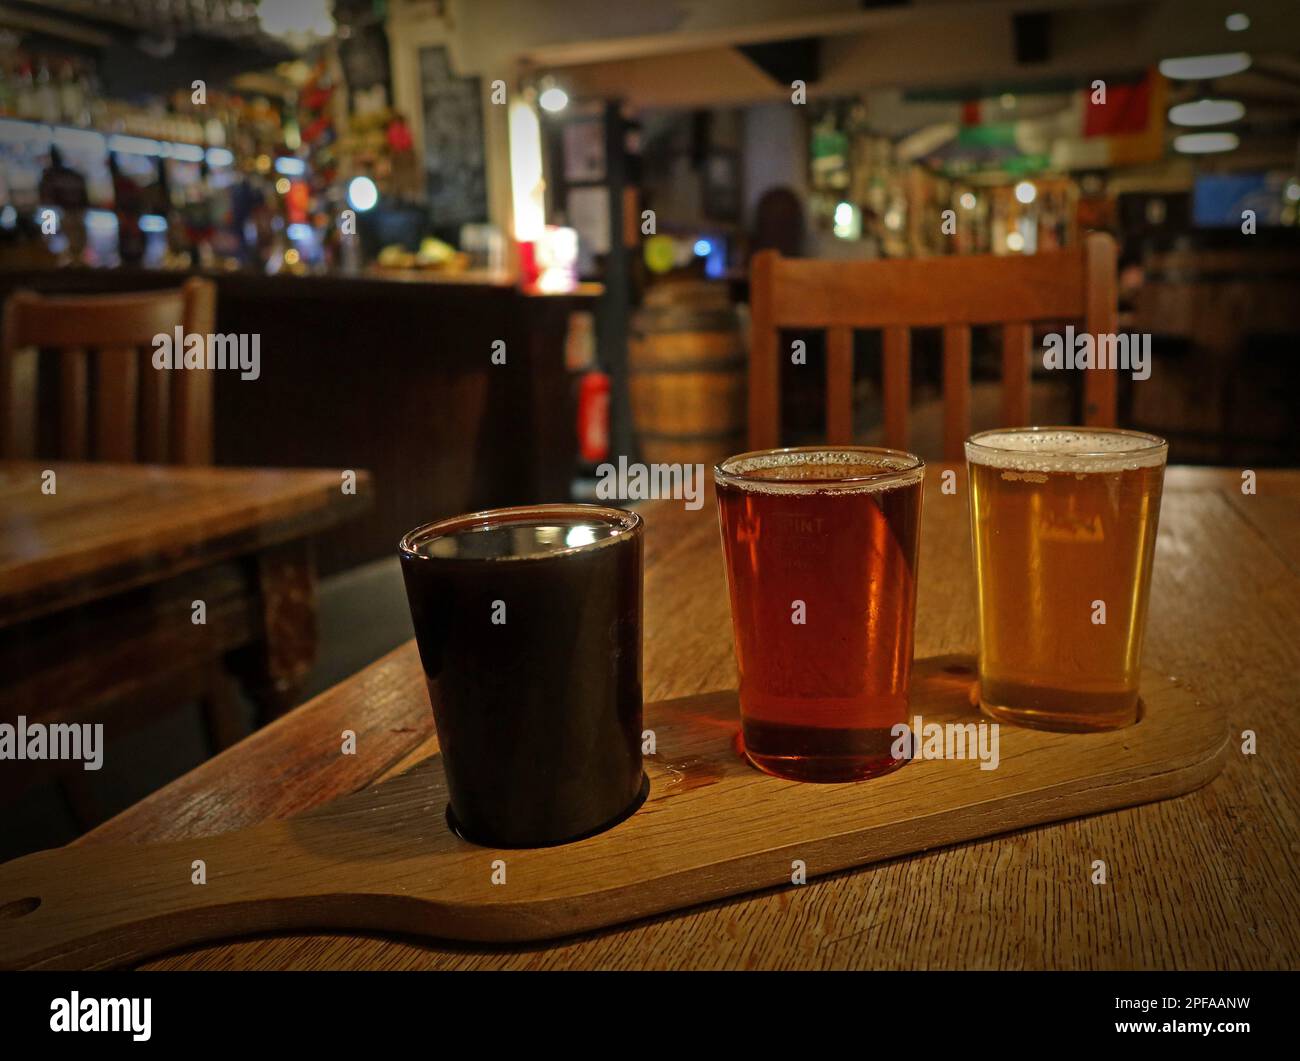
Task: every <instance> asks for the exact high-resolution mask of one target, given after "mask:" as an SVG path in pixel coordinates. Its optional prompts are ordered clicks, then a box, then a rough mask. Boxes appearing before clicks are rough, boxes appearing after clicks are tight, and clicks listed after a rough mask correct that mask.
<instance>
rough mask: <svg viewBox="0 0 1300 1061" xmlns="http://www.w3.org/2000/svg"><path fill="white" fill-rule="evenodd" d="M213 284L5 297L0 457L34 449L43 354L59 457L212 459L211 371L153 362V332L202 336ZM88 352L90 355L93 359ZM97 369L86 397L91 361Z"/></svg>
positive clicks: (209, 320)
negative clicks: (54, 388) (53, 380)
mask: <svg viewBox="0 0 1300 1061" xmlns="http://www.w3.org/2000/svg"><path fill="white" fill-rule="evenodd" d="M215 315H216V286H215V285H214V284H213V283H212V282H211V281H210V280H201V279H199V278H197V277H193V278H191V279H189V280H187V281H186V282H185V284H184V286H182V287H181V288H180V289H179V290H174V291H157V292H142V293H139V294H126V295H38V294H36V293H34V292H31V291H15V292H14V293H13V294H12V295H10V296H9V298H8V299H7V300H6V302H5V306H4V327H3V336H2V337H0V457H8V458H32V457H35V456H36V455H37V453H36V449H37V405H38V392H37V381H38V370H39V369H40V366H41V364H42V360H41V354H42V351H51V352H52V353H55V354H57V358H58V369H59V370H58V381H59V432H58V452H57V453H53V454H49V456H53V457H58V458H62V459H64V460H103V461H124V462H132V461H146V462H151V463H162V464H211V463H212V373H211V372H206V371H171V370H160V369H155V368H154V367H153V351H154V337H155V336H156V335H159V334H167V335H174V333H175V330H176V328H177V327H178V326H179V327H181V328H182V329H183V330H184V333H185V334H187V335H188V334H196V333H197V334H199V335H207V334H209V333H210V332H211V331H212V326H213V319H214V317H215ZM92 358H93V361H92V360H91V359H92ZM92 365H93V368H94V384H95V386H94V396H93V404H92V401H91V393H90V391H91V388H90V376H91V373H90V368H91V366H92Z"/></svg>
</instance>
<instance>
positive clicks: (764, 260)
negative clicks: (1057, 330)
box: [749, 233, 1118, 460]
mask: <svg viewBox="0 0 1300 1061" xmlns="http://www.w3.org/2000/svg"><path fill="white" fill-rule="evenodd" d="M1115 266H1116V250H1115V241H1114V240H1113V239H1112V238H1111V237H1110V236H1108V235H1106V234H1105V233H1092V234H1090V235H1088V236H1087V237H1086V239H1085V240H1084V242H1083V244H1082V245H1081V246H1079V247H1077V248H1075V249H1072V250H1068V251H1053V252H1048V253H1044V254H1035V255H1027V256H1020V255H1008V256H1005V257H1002V256H995V255H972V256H965V257H946V258H921V259H905V260H895V261H860V262H844V261H820V260H813V259H803V258H782V257H781V256H780V255H779V254H778V253H777V252H775V251H761V252H759V253H758V254H755V255H754V257H753V260H752V262H751V265H750V328H751V341H750V359H749V448H750V449H767V448H770V447H772V446H777V445H779V444H780V441H779V437H780V423H781V403H780V364H779V360H778V359H779V356H780V355H779V352H778V349H777V347H778V330H779V329H782V328H787V329H800V330H819V329H825V331H826V435H827V438H826V440H827V442H830V443H832V444H836V443H838V444H847V443H849V442H852V440H853V332H854V330H855V329H862V330H866V329H879V330H880V331H881V333H882V335H883V365H882V376H883V380H882V385H883V386H882V389H883V391H884V406H885V424H884V428H885V430H884V435H885V444H886V445H887V446H891V447H894V448H897V449H907V447H908V438H909V431H908V406H909V402H910V397H911V332H910V329H911V328H927V327H940V328H942V329H943V400H944V426H943V454H944V459H945V460H960V459H961V458H962V451H963V450H962V447H963V443H964V442H965V439H966V437H967V435H968V434H969V433H970V335H971V326H972V325H1000V326H1001V329H1002V411H1001V419H1002V423H1003V426H1015V425H1021V424H1024V423H1026V422H1027V421H1028V418H1029V379H1030V344H1031V341H1032V338H1033V333H1032V325H1033V323H1034V322H1035V321H1060V320H1070V319H1077V320H1081V321H1082V322H1083V331H1087V332H1089V333H1091V334H1093V335H1100V334H1113V333H1114V332H1115V330H1116V327H1117V324H1118V304H1117V297H1116V270H1115ZM1083 387H1084V420H1085V422H1086V423H1087V424H1092V425H1098V426H1112V425H1114V423H1115V408H1116V388H1115V372H1114V371H1112V370H1107V369H1087V370H1085V376H1084V385H1083Z"/></svg>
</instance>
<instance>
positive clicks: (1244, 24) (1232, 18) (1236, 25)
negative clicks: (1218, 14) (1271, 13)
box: [1223, 11, 1250, 33]
mask: <svg viewBox="0 0 1300 1061" xmlns="http://www.w3.org/2000/svg"><path fill="white" fill-rule="evenodd" d="M1223 24H1224V26H1226V27H1227V29H1228V32H1229V33H1240V32H1241V31H1242V30H1246V29H1250V16H1249V15H1247V14H1245V13H1243V12H1241V11H1234V12H1233V13H1232V14H1231V15H1229V16H1228V17H1227V18H1225V19H1224V20H1223Z"/></svg>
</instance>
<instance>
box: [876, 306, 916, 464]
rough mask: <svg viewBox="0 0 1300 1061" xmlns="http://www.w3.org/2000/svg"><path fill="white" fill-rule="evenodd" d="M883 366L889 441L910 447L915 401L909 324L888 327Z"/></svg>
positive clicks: (903, 447)
mask: <svg viewBox="0 0 1300 1061" xmlns="http://www.w3.org/2000/svg"><path fill="white" fill-rule="evenodd" d="M883 341H884V353H883V355H882V356H883V363H882V364H881V367H880V375H881V389H882V390H883V391H884V395H885V445H886V446H890V447H892V448H893V449H907V445H908V438H909V431H908V419H909V413H910V409H911V404H912V333H911V331H909V330H908V329H907V328H906V327H905V326H895V327H890V328H886V329H885V330H884V335H883Z"/></svg>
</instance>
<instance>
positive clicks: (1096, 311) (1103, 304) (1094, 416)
mask: <svg viewBox="0 0 1300 1061" xmlns="http://www.w3.org/2000/svg"><path fill="white" fill-rule="evenodd" d="M1117 262H1118V252H1117V250H1116V246H1115V241H1114V240H1113V239H1111V238H1109V237H1108V236H1105V235H1103V234H1101V233H1094V234H1093V235H1091V236H1089V237H1088V239H1087V240H1086V241H1085V243H1084V257H1083V268H1084V286H1085V288H1086V290H1087V306H1086V309H1085V312H1084V327H1085V328H1086V329H1087V331H1088V332H1090V333H1091V334H1092V335H1093V337H1094V338H1100V337H1101V336H1103V335H1113V334H1114V333H1115V332H1116V331H1117V330H1118V329H1119V296H1118V290H1117V284H1118V280H1117V277H1116V274H1115V270H1116V267H1117ZM1117 376H1118V373H1117V372H1116V371H1114V370H1113V369H1106V368H1092V369H1088V370H1087V371H1085V372H1084V376H1083V422H1084V423H1085V424H1088V425H1089V426H1092V427H1114V426H1115V420H1116V415H1117V411H1118V410H1117V408H1116V406H1117V404H1118V401H1119V388H1118V385H1117V384H1118V379H1117Z"/></svg>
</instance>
